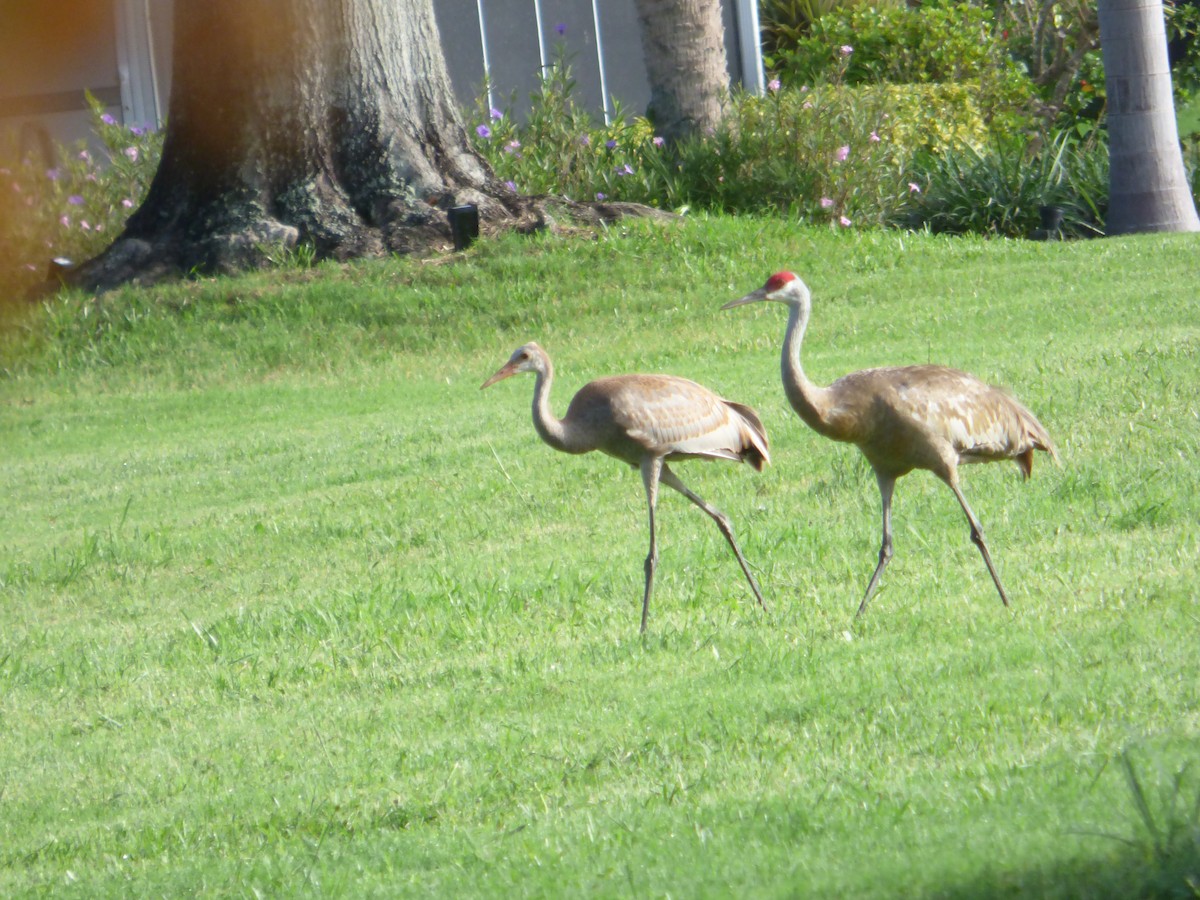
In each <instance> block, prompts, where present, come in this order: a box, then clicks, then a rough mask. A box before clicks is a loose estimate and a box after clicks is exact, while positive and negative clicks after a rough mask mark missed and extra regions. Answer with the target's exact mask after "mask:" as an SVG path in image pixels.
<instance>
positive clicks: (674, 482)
mask: <svg viewBox="0 0 1200 900" xmlns="http://www.w3.org/2000/svg"><path fill="white" fill-rule="evenodd" d="M520 372H533V373H535V374H536V376H537V380H536V382H535V384H534V390H533V425H534V428H535V429H536V430H537V433H538V434H539V435H540V436H541V438H542V440H544V441H545V442H546V443H547V444H549V445H550V446H551V447H553V448H555V449H556V450H562V451H563V452H565V453H587V452H589V451H592V450H599V451H601V452H602V453H607V454H608V455H609V456H613V457H616V458H617V459H619V460H621V461H622V462H624V463H627V464H629V465H631V466H633V467H635V468H637V469H639V470H640V471H641V474H642V482H643V485H644V487H645V490H646V502H647V506H648V508H649V519H650V552H649V553H648V554H647V556H646V563H645V575H646V586H645V593H644V594H643V597H642V629H641V630H642V631H643V632H644V631H645V630H646V618H647V615H648V613H649V609H650V594H651V591H652V589H653V586H654V571H655V568H656V567H657V564H658V552H657V546H656V541H655V528H654V513H655V506H656V504H657V499H658V485H659V484H660V483H662V484H665V485H667V486H668V487H670V488H673V489H675V490H676V491H679V493H681V494H683V495H684V496H685V497H687V498H688V499H689V500H691V501H692V502H693V503H694V504H696V505H697V506H698V507H700V508H701V509H702V510H704V512H705V513H707V514H708V515H709V516H710V517H711V518H712V519H713V521H714V522H716V523H717V527H718V528H720V530H721V534H723V535H724V536H725V539H726V541H728V543H729V546H730V547H731V548H732V550H733V553H734V556H735V557H737V561H738V564H739V565H740V566H741V567H742V572H744V573H745V575H746V580H747V581H748V582H749V583H750V589H751V590H752V591H753V592H754V597H755V599H756V600H757V601H758V603H759V605H760V606H761V607H762V608H763V609H764V610H765V609H766V603H765V602H764V601H763V598H762V592H761V591H759V589H758V584H757V582H756V581H755V580H754V576H753V575H752V574H751V573H750V568H749V566H748V565H747V564H746V560H745V557H743V556H742V551H741V549H740V548H739V547H738V545H737V541H736V540H735V539H734V536H733V529H732V526H731V525H730V523H729V519H728V518H727V517H726V516H725V514H724V513H722V512H721V511H720V510H718V509H716V508H715V507H713V506H710V505H709V504H708V503H706V502H705V501H704V500H703V499H701V498H700V496H699V495H697V494H695V493H694V492H692V491H691V490H690V489H689V488H687V487H686V486H685V485H684V484H683V482H682V481H680V480H679V477H678V476H677V475H676V474H675V473H674V472H673V471H672V470H671V469H670V467H669V466H668V465H667V463H669V462H673V461H675V460H681V459H727V460H733V461H735V462H747V463H749V464H750V465H752V466H753V467H754V468H755V469H757V470H759V471H761V470H762V468H763V466H765V465H767V464H768V463H770V461H771V459H770V448H769V444H768V441H767V432H766V429H765V428H763V424H762V420H761V419H759V417H758V414H757V413H755V412H754V410H752V409H751V408H750V407H748V406H744V405H742V404H740V403H733V402H731V401H729V400H725V399H723V398H721V397H718V396H717V395H716V394H714V393H713V392H712V391H710V390H708V389H707V388H705V387H703V386H702V385H699V384H697V383H696V382H694V381H689V380H688V379H686V378H676V377H674V376H671V375H617V376H613V377H609V378H601V379H598V380H596V381H592V382H590V383H588V384H586V385H584V386H583V387H582V388H580V390H579V392H578V393H576V394H575V396H574V398H573V399H572V400H571V403H570V406H568V408H567V413H566V415H565V416H563V418H561V419H559V418H556V417H555V416H554V414H553V413H552V412H551V411H550V401H549V397H550V387H551V384H552V383H553V380H554V367H553V365H552V364H551V362H550V357H549V356H548V355H547V354H546V351H545V350H543V349H542V348H541V347H539V346H538V345H537V344H536V343H532V342H531V343H528V344H526V345H525V346H523V347H520V348H518V349H517V350H516V351H515V352H514V353H513V355H512V356H511V357H510V358H509V360H508V362H507V363H505V364H504V365H503V366H501V367H500V369H499V370H498V371H497V372H496V374H494V375H493V376H492V377H491V378H489V379H488V380H487V381H485V382H484V383H483V385H482V387H485V388H486V387H488V386H490V385H493V384H495V383H496V382H497V381H501V380H503V379H505V378H508V377H510V376H512V375H516V374H518V373H520Z"/></svg>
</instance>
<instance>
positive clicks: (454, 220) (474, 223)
mask: <svg viewBox="0 0 1200 900" xmlns="http://www.w3.org/2000/svg"><path fill="white" fill-rule="evenodd" d="M447 215H449V217H450V234H451V235H452V236H453V237H454V249H455V250H466V249H467V248H468V247H470V246H471V244H472V243H473V242H474V241H475V238H477V237H479V207H477V206H475V205H473V204H470V203H468V204H466V205H465V206H452V207H451V208H450V212H449V213H448V214H447Z"/></svg>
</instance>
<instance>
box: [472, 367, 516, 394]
mask: <svg viewBox="0 0 1200 900" xmlns="http://www.w3.org/2000/svg"><path fill="white" fill-rule="evenodd" d="M516 374H517V364H516V363H514V362H506V363H505V364H504V365H502V366H501V367H500V368H499V369H498V370H497V371H496V374H495V375H493V376H492V377H491V378H489V379H488V380H487V381H485V382H484V383H483V384H481V385H480V386H479V389H480V390H481V391H482V390H483V389H484V388H485V387H491V386H492V385H493V384H495V383H496V382H497V381H503V380H504V379H505V378H510V377H511V376H513V375H516Z"/></svg>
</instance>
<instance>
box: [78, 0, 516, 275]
mask: <svg viewBox="0 0 1200 900" xmlns="http://www.w3.org/2000/svg"><path fill="white" fill-rule="evenodd" d="M174 66H175V69H174V77H173V82H172V91H171V100H170V107H169V114H168V118H167V132H166V136H165V140H164V146H163V155H162V161H161V163H160V166H159V169H158V172H157V173H156V175H155V177H154V180H153V182H152V184H151V186H150V189H149V191H148V193H147V196H146V198H145V201H144V202H143V203H142V205H141V207H140V208H139V209H138V210H137V211H136V212H135V213H134V214H133V215H132V216H131V217H130V219H129V221H128V223H127V224H126V228H125V231H124V232H123V233H122V235H121V236H120V237H119V238H118V239H117V240H116V242H115V243H114V244H113V245H112V246H111V247H110V248H109V249H108V250H106V251H105V252H104V253H103V254H101V255H100V256H99V257H97V258H96V259H94V260H91V261H89V262H88V263H85V264H84V265H83V266H82V267H80V269H79V270H77V271H76V272H75V273H74V277H73V281H75V282H76V283H77V284H80V285H83V286H85V287H87V288H90V289H102V288H106V287H111V286H114V285H116V284H119V283H122V282H125V281H130V280H137V281H141V282H152V281H155V280H158V279H160V278H162V277H168V276H171V275H176V274H180V273H186V272H190V271H193V270H202V271H215V272H230V271H235V270H238V269H243V268H247V267H251V266H255V265H260V264H263V263H264V262H265V261H266V259H267V256H268V254H271V253H273V252H275V251H277V250H278V247H279V246H280V245H283V246H285V247H294V246H296V245H297V244H298V243H305V244H309V245H311V246H312V247H313V248H314V250H315V254H316V256H317V257H318V258H327V257H334V258H339V259H340V258H348V257H353V256H363V255H373V254H380V253H384V252H387V251H394V252H405V251H410V250H414V249H418V248H421V247H425V246H428V245H429V244H430V243H431V242H437V241H443V242H444V241H446V240H448V238H449V227H448V223H447V219H446V210H447V209H448V208H449V207H451V206H454V205H458V204H462V203H473V204H476V205H478V207H479V209H480V214H481V218H482V219H483V220H484V222H485V223H486V222H493V223H494V222H498V221H506V222H510V223H511V222H513V221H515V220H516V219H517V218H519V217H520V216H522V215H523V214H524V213H526V212H528V211H529V203H528V202H527V201H525V200H523V199H522V198H519V197H516V196H515V195H513V194H512V193H511V192H509V191H507V190H506V189H505V188H504V187H503V186H502V185H500V184H499V183H498V182H497V181H496V180H495V178H494V176H493V175H492V173H491V170H490V169H489V167H488V165H487V164H486V162H485V161H484V160H483V159H482V158H481V157H480V156H479V155H478V154H477V153H476V152H475V151H474V150H473V149H472V148H471V146H470V142H469V141H468V139H467V136H466V133H465V131H464V129H463V126H462V123H461V119H460V118H459V115H458V111H457V108H456V106H455V103H454V95H453V92H452V89H451V85H450V80H449V76H448V73H447V71H446V65H445V61H444V59H443V56H442V52H441V39H440V36H439V34H438V29H437V23H436V20H435V18H434V13H433V5H432V0H179V2H178V3H177V4H176V9H175V37H174Z"/></svg>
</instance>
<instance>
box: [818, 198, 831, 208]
mask: <svg viewBox="0 0 1200 900" xmlns="http://www.w3.org/2000/svg"><path fill="white" fill-rule="evenodd" d="M831 206H833V199H832V198H830V197H822V198H821V209H829V207H831Z"/></svg>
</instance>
